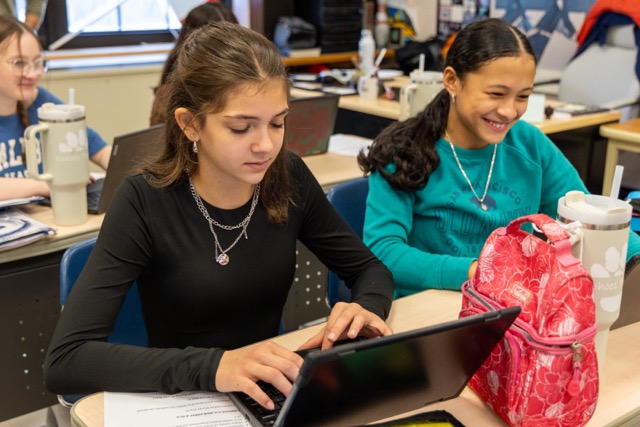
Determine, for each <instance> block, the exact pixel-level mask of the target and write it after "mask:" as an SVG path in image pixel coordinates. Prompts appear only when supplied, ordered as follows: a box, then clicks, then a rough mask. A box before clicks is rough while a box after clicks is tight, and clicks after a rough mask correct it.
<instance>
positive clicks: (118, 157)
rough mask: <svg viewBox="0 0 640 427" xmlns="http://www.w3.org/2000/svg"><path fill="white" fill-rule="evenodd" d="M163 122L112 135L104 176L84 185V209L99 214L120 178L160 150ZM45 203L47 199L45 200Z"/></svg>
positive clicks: (162, 140) (106, 204) (47, 203)
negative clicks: (85, 188) (85, 204)
mask: <svg viewBox="0 0 640 427" xmlns="http://www.w3.org/2000/svg"><path fill="white" fill-rule="evenodd" d="M163 135H164V125H156V126H152V127H150V128H147V129H143V130H139V131H135V132H131V133H127V134H125V135H121V136H116V137H115V138H114V139H113V146H112V149H111V157H110V159H109V166H108V168H107V173H106V175H105V177H104V178H102V179H98V180H96V181H95V182H92V183H91V184H89V185H88V186H87V210H88V212H89V213H91V214H101V213H104V212H106V211H107V207H108V206H109V203H110V202H111V199H112V198H113V195H114V193H115V191H116V188H118V185H120V183H121V182H122V180H123V179H124V178H125V177H127V176H129V175H131V174H132V173H135V171H136V169H137V168H138V166H140V165H141V164H142V163H143V162H144V161H145V160H147V159H149V158H150V157H151V156H155V155H157V154H158V153H159V152H161V150H162V147H163V144H164V139H163ZM43 204H45V205H50V204H51V200H50V199H45V201H44V202H43Z"/></svg>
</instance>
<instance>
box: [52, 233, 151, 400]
mask: <svg viewBox="0 0 640 427" xmlns="http://www.w3.org/2000/svg"><path fill="white" fill-rule="evenodd" d="M95 243H96V238H95V237H94V238H91V239H88V240H85V241H83V242H80V243H77V244H75V245H73V246H71V247H69V248H68V249H67V250H66V251H65V252H64V254H63V255H62V260H61V261H60V305H61V306H62V309H64V305H65V303H66V302H67V298H68V297H69V294H70V293H71V289H72V288H73V285H74V284H75V283H76V280H77V279H78V276H79V275H80V272H81V271H82V269H83V268H84V265H85V263H86V262H87V259H88V258H89V255H90V254H91V250H92V249H93V246H94V245H95ZM107 341H109V342H112V343H121V344H131V345H138V346H143V347H146V346H147V332H146V328H145V326H144V320H143V318H142V309H141V307H140V296H139V294H138V287H137V284H136V283H135V282H134V283H133V286H132V287H131V289H130V290H129V293H128V294H127V297H126V299H125V301H124V304H123V305H122V308H121V309H120V314H119V315H118V318H117V319H116V323H115V326H114V329H113V332H112V334H111V335H110V336H109V338H108V339H107ZM81 397H83V396H81V395H59V396H58V400H59V401H60V403H61V404H62V405H64V406H68V407H70V406H71V405H73V403H74V402H76V401H77V400H78V399H80V398H81Z"/></svg>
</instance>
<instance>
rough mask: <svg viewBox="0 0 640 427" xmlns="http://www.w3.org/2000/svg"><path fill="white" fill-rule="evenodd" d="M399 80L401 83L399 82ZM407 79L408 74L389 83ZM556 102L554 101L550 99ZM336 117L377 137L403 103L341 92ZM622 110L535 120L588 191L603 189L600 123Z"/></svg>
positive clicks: (345, 129)
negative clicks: (363, 97)
mask: <svg viewBox="0 0 640 427" xmlns="http://www.w3.org/2000/svg"><path fill="white" fill-rule="evenodd" d="M398 82H399V83H398ZM403 82H405V83H406V82H407V78H406V76H404V77H402V78H400V79H399V80H397V81H394V82H391V83H390V84H391V85H393V86H396V85H397V84H400V85H401V84H402V83H403ZM548 103H549V104H551V105H553V103H554V101H549V102H548ZM339 107H340V110H339V112H338V117H337V120H336V130H335V132H336V133H345V134H354V135H359V136H363V137H366V138H371V139H373V138H375V137H376V136H377V135H378V134H379V133H380V132H381V131H382V130H383V129H384V128H385V127H387V126H388V125H389V124H391V123H392V122H394V121H396V120H398V118H399V116H400V104H399V102H397V101H389V100H387V99H383V98H378V99H375V100H366V99H361V98H360V97H359V96H357V95H350V96H342V97H340V103H339ZM620 117H621V114H620V112H619V111H615V110H611V111H607V112H603V113H596V114H585V115H580V116H574V117H571V118H567V119H557V118H554V119H548V120H545V121H544V122H542V123H534V125H535V126H537V127H538V128H539V129H540V130H541V131H542V132H544V133H545V134H547V135H548V136H549V138H551V140H552V141H553V142H554V143H555V144H556V145H557V146H558V148H560V150H561V151H562V152H563V153H564V155H565V156H566V157H567V158H568V159H569V161H570V162H571V163H572V164H573V165H574V167H575V168H576V169H577V171H578V173H579V174H580V178H581V179H582V180H583V182H584V183H585V184H586V186H587V188H588V189H589V191H591V192H593V193H597V192H600V188H601V187H602V170H603V169H604V158H605V144H606V141H605V140H604V139H603V138H601V137H600V134H599V128H600V125H603V124H607V123H612V122H617V121H619V120H620Z"/></svg>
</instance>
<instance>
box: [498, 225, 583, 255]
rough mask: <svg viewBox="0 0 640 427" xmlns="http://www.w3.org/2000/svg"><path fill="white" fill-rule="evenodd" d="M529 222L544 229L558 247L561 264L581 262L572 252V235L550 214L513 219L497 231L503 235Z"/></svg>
mask: <svg viewBox="0 0 640 427" xmlns="http://www.w3.org/2000/svg"><path fill="white" fill-rule="evenodd" d="M529 222H531V223H533V224H535V225H536V226H537V227H538V228H539V229H540V230H542V232H543V233H544V235H545V236H546V237H547V239H549V242H550V243H551V244H552V245H553V246H554V247H555V248H556V256H557V259H558V261H559V262H560V264H562V265H563V266H565V267H568V266H570V265H573V264H578V263H580V260H579V259H578V258H576V257H574V256H573V254H572V253H571V237H570V236H569V234H568V233H567V231H566V230H565V229H564V228H562V226H561V225H560V224H558V223H557V222H556V221H555V220H553V219H552V218H551V217H549V216H548V215H545V214H532V215H526V216H522V217H520V218H517V219H514V220H513V221H511V222H510V223H509V225H507V226H506V227H502V228H500V229H498V230H496V232H497V233H499V234H501V235H503V236H504V235H507V234H511V233H514V232H515V231H517V230H520V227H521V226H522V224H526V223H529Z"/></svg>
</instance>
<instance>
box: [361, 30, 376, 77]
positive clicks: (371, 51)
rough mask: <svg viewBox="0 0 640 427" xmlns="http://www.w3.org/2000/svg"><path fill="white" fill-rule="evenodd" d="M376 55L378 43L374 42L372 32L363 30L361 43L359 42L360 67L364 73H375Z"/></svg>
mask: <svg viewBox="0 0 640 427" xmlns="http://www.w3.org/2000/svg"><path fill="white" fill-rule="evenodd" d="M375 54H376V42H375V40H373V36H372V35H371V30H362V32H361V37H360V42H358V66H359V67H360V70H362V72H363V73H365V74H367V73H369V72H372V71H373V67H374V62H373V60H374V59H373V57H374V56H375Z"/></svg>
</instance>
